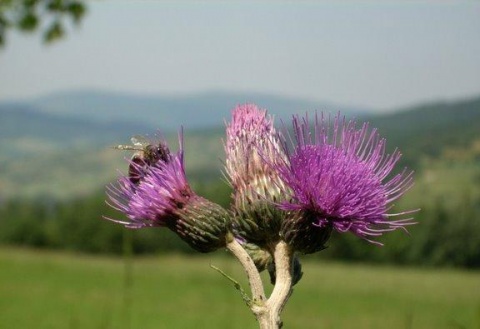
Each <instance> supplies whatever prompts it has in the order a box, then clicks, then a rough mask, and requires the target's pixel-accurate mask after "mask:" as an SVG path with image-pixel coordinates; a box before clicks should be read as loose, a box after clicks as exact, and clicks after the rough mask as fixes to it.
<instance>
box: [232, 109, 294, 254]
mask: <svg viewBox="0 0 480 329" xmlns="http://www.w3.org/2000/svg"><path fill="white" fill-rule="evenodd" d="M225 151H226V155H227V156H226V172H227V174H228V176H229V178H230V183H231V185H232V187H233V191H234V192H233V204H234V205H233V211H234V213H235V218H234V223H233V224H234V229H235V230H236V233H237V234H238V235H240V236H241V237H243V238H245V239H246V240H247V241H249V242H253V243H255V244H257V245H258V246H260V247H262V246H264V245H266V244H268V243H269V242H271V241H276V240H278V239H279V232H280V227H281V222H282V221H283V218H284V216H285V212H284V211H282V210H280V209H278V208H277V207H276V206H275V205H274V203H275V202H280V201H283V200H285V195H286V191H288V188H287V187H286V186H285V185H284V184H283V182H282V181H281V179H280V178H279V176H278V173H277V171H276V170H275V169H274V168H272V167H271V166H269V164H268V163H269V162H271V163H276V162H277V161H279V160H281V157H282V154H283V153H282V150H281V148H280V145H279V144H278V138H277V133H276V131H275V128H274V127H273V119H272V118H271V117H270V116H267V112H266V111H265V110H260V109H259V108H258V107H257V106H256V105H253V104H246V105H241V106H238V107H237V108H235V109H234V110H233V112H232V121H231V122H230V124H229V125H228V126H227V140H226V144H225ZM279 157H280V158H279Z"/></svg>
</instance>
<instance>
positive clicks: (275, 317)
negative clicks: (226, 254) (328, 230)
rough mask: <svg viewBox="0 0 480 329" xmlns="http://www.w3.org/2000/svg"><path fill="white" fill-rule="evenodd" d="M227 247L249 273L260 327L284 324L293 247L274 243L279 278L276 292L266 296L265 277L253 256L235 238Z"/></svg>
mask: <svg viewBox="0 0 480 329" xmlns="http://www.w3.org/2000/svg"><path fill="white" fill-rule="evenodd" d="M227 248H228V250H230V251H231V252H232V253H233V254H234V255H235V256H236V257H237V258H238V260H239V261H240V263H241V264H242V266H243V268H244V269H245V272H246V273H247V277H248V282H249V283H250V289H251V291H252V302H251V303H250V305H249V306H250V309H251V310H252V312H253V314H255V317H256V318H257V321H258V323H259V325H260V329H279V328H281V327H282V320H281V319H280V314H281V312H282V310H283V308H284V307H285V304H286V303H287V300H288V298H289V297H290V295H291V294H292V256H293V252H292V250H291V248H290V247H289V246H288V245H287V244H286V243H285V242H284V241H279V242H278V243H277V244H276V245H275V247H274V253H273V257H274V260H275V270H276V280H275V287H274V288H273V291H272V294H271V295H270V297H269V298H268V300H266V297H265V292H264V288H263V283H262V279H261V277H260V273H259V272H258V270H257V268H256V267H255V264H254V263H253V260H252V258H251V257H250V256H249V255H248V253H247V252H246V251H245V249H243V247H242V246H241V244H240V243H238V241H236V240H235V239H234V238H233V239H231V241H228V243H227Z"/></svg>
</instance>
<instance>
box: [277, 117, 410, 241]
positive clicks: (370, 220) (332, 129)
mask: <svg viewBox="0 0 480 329" xmlns="http://www.w3.org/2000/svg"><path fill="white" fill-rule="evenodd" d="M293 129H294V139H295V140H294V141H292V144H293V147H294V148H293V150H292V151H291V152H288V151H287V149H288V146H287V143H286V142H285V141H284V150H285V152H286V153H287V154H288V160H287V161H283V162H282V163H280V164H276V165H274V167H275V168H276V169H277V170H278V172H279V175H280V177H281V178H282V180H283V181H284V182H285V183H286V184H287V185H288V186H289V187H290V189H291V190H292V191H293V196H292V199H291V200H289V201H286V202H282V203H280V204H279V207H280V208H281V209H283V210H286V211H292V212H300V213H303V214H305V217H307V218H308V221H309V222H310V223H311V224H312V225H315V226H316V227H318V228H334V229H335V230H337V231H338V232H347V231H350V232H352V233H354V234H355V235H357V236H359V237H361V238H364V239H366V240H368V241H370V242H372V243H376V244H381V243H379V242H377V241H373V240H371V239H370V237H376V236H380V235H382V234H383V233H384V232H389V231H394V230H396V229H403V230H405V231H406V226H408V225H412V224H415V223H414V222H413V221H412V218H407V219H399V220H394V221H391V220H389V218H390V217H393V216H399V215H405V214H410V213H412V212H414V211H406V212H402V213H398V214H389V213H388V211H389V210H390V209H391V207H392V205H391V204H392V202H393V201H395V200H397V199H398V198H399V197H400V196H402V195H403V194H404V193H405V192H406V191H407V190H408V189H409V188H410V187H411V186H412V185H413V172H411V171H407V170H406V169H404V170H403V171H402V172H401V173H398V174H396V175H391V172H392V170H393V169H394V166H395V164H396V163H397V162H398V160H399V159H400V157H401V154H400V152H398V150H395V151H394V152H393V153H392V154H387V153H386V151H385V139H381V138H380V137H379V134H378V133H377V131H376V130H375V129H373V130H372V131H369V129H368V124H363V125H362V127H361V128H360V129H357V127H356V123H355V122H354V121H348V122H347V121H346V120H345V118H343V119H342V118H341V117H340V115H337V116H336V117H335V118H334V122H333V126H332V124H331V122H330V118H328V120H326V119H325V118H324V116H323V114H322V115H321V116H320V118H319V117H318V116H316V117H315V123H314V133H313V134H312V132H311V129H310V125H309V120H308V117H305V118H303V119H300V118H299V117H298V116H295V117H294V118H293ZM288 227H289V229H291V228H292V227H291V225H290V226H288ZM286 234H287V235H288V232H287V233H286Z"/></svg>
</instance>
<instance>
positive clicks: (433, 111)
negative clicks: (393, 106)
mask: <svg viewBox="0 0 480 329" xmlns="http://www.w3.org/2000/svg"><path fill="white" fill-rule="evenodd" d="M367 120H368V121H369V122H370V124H371V126H373V127H377V128H378V129H379V131H380V132H381V133H382V135H383V136H385V137H386V138H387V142H388V146H389V148H390V149H392V148H394V147H399V148H400V150H401V151H402V153H403V154H404V160H405V163H407V164H409V165H415V163H416V162H417V161H418V160H420V159H422V157H433V158H438V157H441V156H442V152H443V151H444V150H445V149H447V148H468V147H470V144H472V143H473V142H474V141H476V140H479V141H480V97H479V98H474V99H469V100H462V101H457V102H449V103H446V102H441V103H431V104H425V105H421V106H417V107H412V108H409V109H404V110H399V111H397V112H395V113H392V114H387V115H379V116H374V117H370V118H367Z"/></svg>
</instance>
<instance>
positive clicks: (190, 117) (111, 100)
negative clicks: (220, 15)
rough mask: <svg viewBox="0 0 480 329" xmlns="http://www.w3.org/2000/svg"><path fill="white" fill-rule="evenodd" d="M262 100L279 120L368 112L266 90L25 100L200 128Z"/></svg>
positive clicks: (95, 116) (76, 112)
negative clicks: (311, 113)
mask: <svg viewBox="0 0 480 329" xmlns="http://www.w3.org/2000/svg"><path fill="white" fill-rule="evenodd" d="M246 102H249V103H256V104H257V105H259V106H260V107H263V108H266V109H268V110H269V111H271V112H272V113H275V115H276V116H277V117H279V118H289V117H290V116H291V115H292V114H295V113H302V112H305V111H312V110H328V111H332V112H337V111H341V112H342V113H348V114H352V115H356V116H361V115H364V114H366V113H368V112H369V111H368V109H365V108H353V107H347V106H342V105H338V104H330V103H326V102H315V101H310V100H305V99H300V98H291V97H284V96H280V95H269V94H262V93H233V92H215V91H212V92H205V93H198V94H191V95H179V96H165V95H158V96H146V95H135V94H126V93H115V92H102V91H72V92H62V93H55V94H52V95H47V96H44V97H40V98H37V99H32V100H28V101H26V102H24V103H27V104H29V105H30V107H32V108H35V109H36V110H37V111H39V112H42V113H48V114H55V115H62V116H65V117H71V118H81V119H86V118H87V119H89V120H93V121H97V122H111V121H126V122H138V123H142V124H146V125H149V126H151V127H153V128H155V129H162V130H164V131H165V130H168V131H175V130H176V129H177V127H180V126H184V127H185V128H188V129H199V128H207V127H215V126H221V125H223V122H224V119H225V118H228V117H229V116H230V113H231V110H232V109H233V108H234V107H235V106H236V105H237V104H243V103H246Z"/></svg>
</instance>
